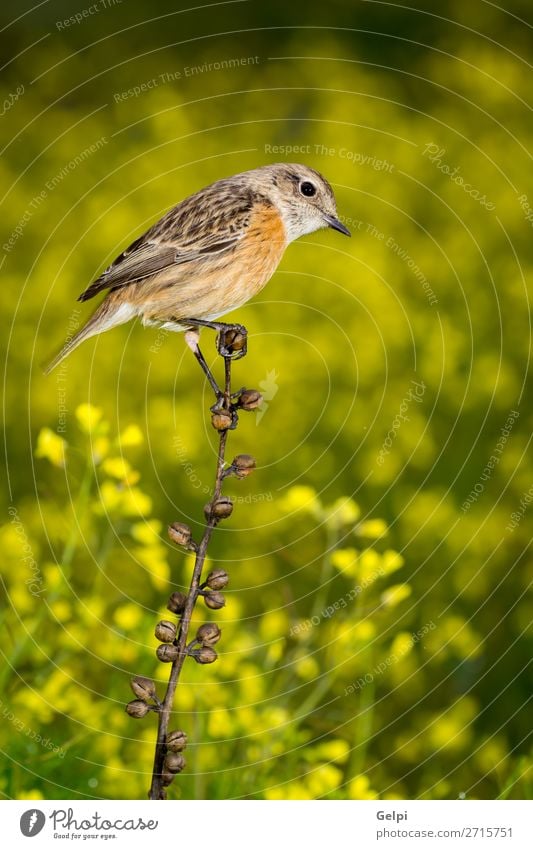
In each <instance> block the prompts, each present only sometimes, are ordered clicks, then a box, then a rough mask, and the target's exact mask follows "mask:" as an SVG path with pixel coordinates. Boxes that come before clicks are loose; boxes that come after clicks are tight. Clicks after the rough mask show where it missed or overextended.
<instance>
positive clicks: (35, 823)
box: [20, 808, 46, 837]
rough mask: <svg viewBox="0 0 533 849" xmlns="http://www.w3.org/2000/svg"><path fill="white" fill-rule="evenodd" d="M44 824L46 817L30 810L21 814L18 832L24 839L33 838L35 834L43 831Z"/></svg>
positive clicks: (40, 812) (35, 810) (34, 809)
mask: <svg viewBox="0 0 533 849" xmlns="http://www.w3.org/2000/svg"><path fill="white" fill-rule="evenodd" d="M45 822H46V817H45V815H44V814H43V812H42V811H38V810H37V809H36V808H31V810H29V811H25V812H24V813H23V814H22V816H21V818H20V830H21V832H22V833H23V835H24V837H35V835H36V834H39V832H40V831H42V830H43V827H44V824H45Z"/></svg>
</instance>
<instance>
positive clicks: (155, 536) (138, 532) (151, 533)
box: [131, 519, 163, 545]
mask: <svg viewBox="0 0 533 849" xmlns="http://www.w3.org/2000/svg"><path fill="white" fill-rule="evenodd" d="M162 529H163V523H162V522H160V521H159V519H149V520H148V521H147V522H135V524H133V525H132V526H131V535H132V537H133V538H134V539H136V540H137V542H142V543H144V544H145V545H151V544H153V543H154V542H158V541H159V537H160V534H161V531H162Z"/></svg>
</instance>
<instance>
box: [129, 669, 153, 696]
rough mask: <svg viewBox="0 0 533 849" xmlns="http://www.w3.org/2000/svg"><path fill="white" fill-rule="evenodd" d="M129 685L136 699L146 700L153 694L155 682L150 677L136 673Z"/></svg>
mask: <svg viewBox="0 0 533 849" xmlns="http://www.w3.org/2000/svg"><path fill="white" fill-rule="evenodd" d="M130 686H131V689H132V690H133V692H134V693H135V695H136V696H137V698H138V699H142V700H143V702H147V701H148V700H149V699H153V698H154V696H155V684H154V682H153V681H152V679H151V678H144V677H143V676H142V675H136V676H135V678H132V679H131V681H130Z"/></svg>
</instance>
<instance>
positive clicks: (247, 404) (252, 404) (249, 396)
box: [238, 389, 263, 412]
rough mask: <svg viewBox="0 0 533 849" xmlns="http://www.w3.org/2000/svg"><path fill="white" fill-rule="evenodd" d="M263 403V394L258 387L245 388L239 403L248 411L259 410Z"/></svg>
mask: <svg viewBox="0 0 533 849" xmlns="http://www.w3.org/2000/svg"><path fill="white" fill-rule="evenodd" d="M262 403H263V396H262V395H261V393H260V392H258V391H257V389H245V390H244V391H243V392H241V394H240V395H239V401H238V405H239V407H240V408H241V409H242V410H246V411H247V412H249V411H252V410H257V408H258V407H260V406H261V404H262Z"/></svg>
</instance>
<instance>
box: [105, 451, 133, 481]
mask: <svg viewBox="0 0 533 849" xmlns="http://www.w3.org/2000/svg"><path fill="white" fill-rule="evenodd" d="M102 469H103V470H104V472H105V473H106V475H109V476H110V477H112V478H117V480H120V481H124V482H125V483H128V484H134V483H137V481H138V480H139V478H140V474H139V472H136V471H135V469H132V468H131V466H130V464H129V463H128V461H127V460H126V459H125V458H124V457H108V458H107V459H106V460H104V462H103V463H102Z"/></svg>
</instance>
